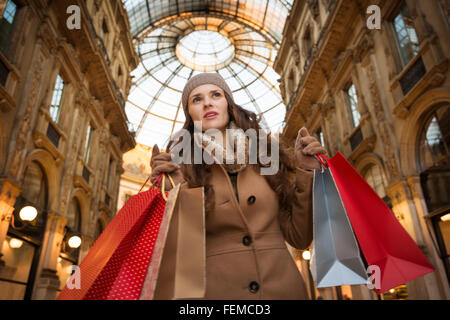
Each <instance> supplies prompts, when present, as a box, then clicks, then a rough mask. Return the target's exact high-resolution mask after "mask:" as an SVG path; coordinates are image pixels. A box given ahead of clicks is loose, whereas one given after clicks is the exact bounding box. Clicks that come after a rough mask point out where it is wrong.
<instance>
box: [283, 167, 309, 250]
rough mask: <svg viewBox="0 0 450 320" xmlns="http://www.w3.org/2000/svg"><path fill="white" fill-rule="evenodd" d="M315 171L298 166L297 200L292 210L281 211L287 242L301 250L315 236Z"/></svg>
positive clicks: (296, 181)
mask: <svg viewBox="0 0 450 320" xmlns="http://www.w3.org/2000/svg"><path fill="white" fill-rule="evenodd" d="M313 179H314V171H307V170H304V169H301V168H298V167H297V172H296V176H295V198H296V199H295V200H296V201H294V202H293V203H292V206H291V210H290V211H288V212H281V213H280V227H281V232H282V233H283V236H284V238H285V240H286V241H287V243H289V244H290V245H291V246H293V247H294V248H297V249H299V250H303V249H306V248H307V247H308V246H309V245H310V244H311V241H312V238H313V221H312V219H313V217H312V185H313Z"/></svg>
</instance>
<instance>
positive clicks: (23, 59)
mask: <svg viewBox="0 0 450 320" xmlns="http://www.w3.org/2000/svg"><path fill="white" fill-rule="evenodd" d="M0 13H1V15H0V17H1V20H0V244H2V245H0V299H54V298H56V296H57V293H58V292H59V291H60V290H61V289H62V287H63V286H64V285H65V282H66V279H68V277H69V276H70V274H71V272H72V265H77V264H78V263H79V262H80V261H81V260H82V258H83V257H84V256H85V254H86V252H87V250H88V249H89V248H90V246H91V245H92V244H93V241H94V240H95V239H96V237H98V235H99V234H100V233H101V231H102V230H103V228H104V227H105V226H106V224H107V223H108V222H109V221H110V220H111V218H112V216H113V215H114V214H115V212H116V209H117V208H116V206H117V200H118V191H119V180H120V175H121V174H122V172H123V169H122V155H123V153H125V152H126V151H128V150H130V149H132V148H134V146H135V139H134V135H133V134H132V133H130V131H129V129H128V125H127V118H126V115H125V112H124V105H125V101H126V99H127V95H128V92H129V89H130V86H131V79H130V77H129V74H130V72H131V71H132V70H133V69H134V68H136V66H137V62H138V59H137V55H136V52H135V49H134V46H133V44H132V39H131V36H130V31H129V30H130V26H129V22H128V16H127V13H126V11H125V9H124V8H123V5H122V2H121V1H98V0H86V1H81V0H79V1H65V0H61V1H60V0H58V1H44V0H33V1H31V0H7V1H6V2H5V1H2V6H1V11H0ZM25 206H31V207H32V209H31V211H30V212H31V213H32V211H33V210H34V215H35V217H33V216H32V217H28V219H29V220H30V221H26V219H27V218H26V214H25V213H26V212H25V211H22V208H23V207H25ZM33 208H34V209H33ZM36 214H37V215H36ZM73 236H78V240H79V239H81V245H80V244H79V243H78V244H73V243H72V244H70V241H68V240H69V239H72V238H76V237H73ZM71 246H72V247H71Z"/></svg>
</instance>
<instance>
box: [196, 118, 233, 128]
mask: <svg viewBox="0 0 450 320" xmlns="http://www.w3.org/2000/svg"><path fill="white" fill-rule="evenodd" d="M216 120H218V119H212V120H206V121H203V125H202V128H203V131H206V130H210V129H217V130H220V131H223V130H224V129H225V128H226V126H227V125H226V124H224V123H223V121H216Z"/></svg>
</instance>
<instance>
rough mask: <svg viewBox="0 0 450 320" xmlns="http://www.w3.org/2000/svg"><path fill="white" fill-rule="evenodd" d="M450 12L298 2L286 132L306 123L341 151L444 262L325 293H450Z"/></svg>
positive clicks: (287, 57)
mask: <svg viewBox="0 0 450 320" xmlns="http://www.w3.org/2000/svg"><path fill="white" fill-rule="evenodd" d="M374 5H375V6H374ZM378 13H379V15H378V16H377V14H378ZM449 13H450V3H449V2H448V1H438V0H430V1H421V0H419V1H410V0H406V1H384V0H377V1H375V0H374V1H362V0H358V1H343V0H341V1H339V0H336V1H330V0H308V1H295V2H294V5H293V8H292V11H291V13H290V16H289V18H288V21H287V23H286V25H285V28H284V38H283V43H282V45H281V48H280V51H279V53H278V56H277V58H276V60H275V70H276V71H277V72H278V73H279V74H280V76H281V78H280V89H281V92H282V95H283V99H284V102H285V104H286V106H287V109H288V111H287V115H286V123H285V127H284V131H283V134H282V136H283V139H284V140H285V141H286V142H288V143H291V144H293V143H294V141H295V138H296V136H297V132H298V130H299V128H301V127H302V126H306V127H307V128H308V130H309V132H310V133H312V134H314V135H316V137H317V138H318V139H320V140H321V142H322V143H323V144H324V145H325V147H326V148H327V150H328V152H329V154H330V155H334V154H335V153H336V152H338V151H339V152H341V153H342V154H343V155H344V156H345V157H346V158H347V159H348V160H349V161H350V162H351V163H352V165H353V166H354V167H355V168H356V169H357V171H358V172H359V173H360V174H361V175H362V176H363V177H364V178H365V179H366V181H367V182H368V183H369V184H370V185H371V186H372V187H373V189H374V190H375V191H376V192H377V194H378V195H379V196H380V197H381V198H382V199H383V200H385V202H386V203H387V204H388V206H390V208H391V209H392V212H393V213H394V214H395V216H396V217H397V219H398V221H399V222H400V223H401V224H402V226H403V227H404V228H405V229H406V231H407V232H408V233H409V235H410V236H411V237H412V238H413V239H414V240H415V241H416V243H417V244H418V246H419V248H420V249H421V250H422V251H423V253H424V254H425V255H426V257H427V258H428V259H429V261H430V262H431V263H432V264H433V266H434V267H435V268H436V271H435V272H433V273H430V274H428V275H425V276H424V277H421V278H419V279H416V280H413V281H411V282H409V283H407V284H406V286H401V287H399V288H396V289H394V290H392V291H391V292H388V293H385V294H383V295H381V296H378V297H377V296H376V295H374V294H373V292H369V291H368V289H367V288H365V287H363V286H352V287H351V288H342V290H341V292H339V293H333V292H331V291H330V290H331V289H330V290H329V291H328V292H325V290H322V289H321V290H320V291H318V290H316V292H317V294H321V292H322V293H323V294H322V295H328V296H329V297H330V298H337V297H338V296H339V295H340V296H341V297H342V295H343V294H342V293H343V292H345V294H346V295H347V296H349V295H350V297H351V298H354V299H377V298H381V299H395V298H398V299H405V298H408V299H450V289H449V280H450V264H449V257H450V256H449V252H450V226H449V225H450V221H449V220H450V219H449V218H450V216H449V213H450V179H449V177H450V71H449V68H448V63H449V61H448V59H449V57H450V43H449V41H448V35H449V34H450V29H449V21H450V18H449ZM302 263H303V264H306V262H302ZM330 292H331V293H330Z"/></svg>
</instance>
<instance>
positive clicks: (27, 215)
mask: <svg viewBox="0 0 450 320" xmlns="http://www.w3.org/2000/svg"><path fill="white" fill-rule="evenodd" d="M37 214H38V212H37V209H36V208H35V207H33V206H25V207H23V208H22V209H20V212H19V217H20V219H22V220H23V221H33V220H34V219H36V216H37Z"/></svg>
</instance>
